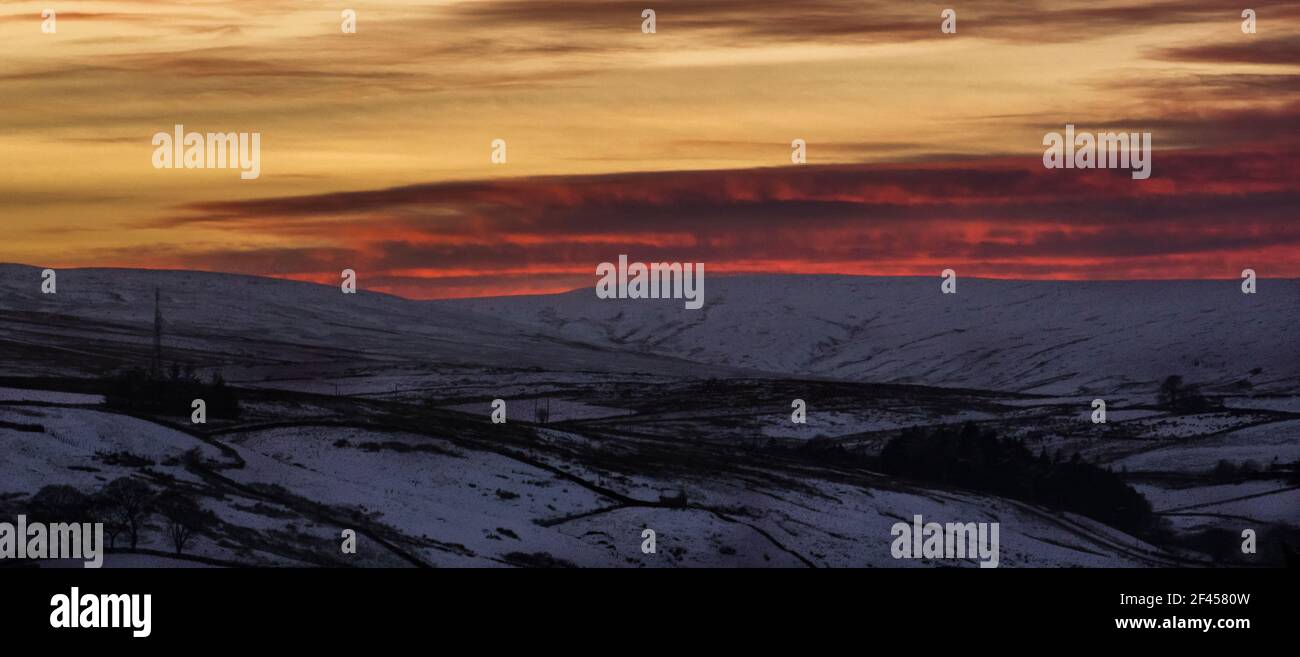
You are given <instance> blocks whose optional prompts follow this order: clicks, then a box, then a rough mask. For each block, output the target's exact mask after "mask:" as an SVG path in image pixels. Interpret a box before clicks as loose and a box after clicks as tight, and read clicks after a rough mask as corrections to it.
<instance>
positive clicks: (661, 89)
mask: <svg viewBox="0 0 1300 657" xmlns="http://www.w3.org/2000/svg"><path fill="white" fill-rule="evenodd" d="M948 7H951V8H953V9H955V10H956V12H957V26H958V31H957V34H954V35H948V34H942V33H941V32H940V29H939V28H940V22H941V18H940V12H941V11H942V10H943V9H945V8H948ZM1246 7H1250V8H1253V9H1254V10H1255V11H1256V12H1257V15H1258V21H1259V22H1258V33H1256V34H1243V33H1242V30H1241V23H1242V18H1241V11H1242V9H1244V8H1246ZM45 8H50V9H53V10H55V11H56V12H57V33H56V34H43V33H42V32H41V23H42V18H41V12H42V10H43V9H45ZM346 8H352V9H355V10H356V12H357V15H358V21H357V26H358V29H357V33H356V34H343V33H341V31H340V29H339V27H340V23H341V20H342V19H341V18H340V12H341V11H342V10H343V9H346ZM645 8H653V9H655V10H656V12H657V33H656V34H643V33H642V32H641V22H642V19H641V12H642V10H643V9H645ZM0 99H2V101H3V102H0V165H3V170H4V174H3V175H2V176H0V230H2V231H3V237H0V262H20V263H26V264H32V265H40V266H48V267H56V268H58V267H86V266H96V267H99V266H112V267H149V268H183V269H202V270H210V271H227V272H241V273H250V274H264V275H272V276H280V277H287V278H296V279H305V280H316V281H322V282H337V281H338V280H339V271H340V270H341V269H343V268H352V269H355V270H356V271H357V272H358V275H359V283H360V286H361V287H363V288H369V289H377V290H383V291H388V292H393V293H396V294H401V295H403V296H409V297H416V298H435V297H447V296H471V295H485V294H517V293H529V292H551V291H560V290H566V289H572V288H575V287H580V286H588V285H591V284H592V283H593V282H594V280H595V276H594V271H595V267H596V265H597V264H598V263H600V262H602V261H613V260H616V259H617V257H618V255H619V254H622V253H625V254H628V255H629V257H630V258H631V259H632V260H641V261H661V260H664V261H693V262H694V261H699V262H704V263H706V267H707V271H708V272H709V273H710V274H722V273H740V272H806V273H852V274H883V275H918V274H919V275H927V276H938V273H939V271H940V270H941V269H944V268H949V267H951V268H954V269H956V270H957V271H958V272H959V273H960V274H964V275H967V276H992V277H1014V278H1021V277H1023V278H1235V277H1237V275H1238V274H1239V273H1240V271H1241V269H1243V268H1245V267H1252V268H1254V269H1256V270H1257V271H1258V272H1259V274H1260V276H1264V277H1296V276H1300V176H1298V175H1297V171H1300V166H1298V162H1300V160H1298V159H1297V158H1298V156H1300V3H1296V2H1289V3H1279V2H1269V3H1256V2H1255V1H1254V0H1242V1H1241V2H1238V3H1225V2H1222V1H1221V0H1215V1H1210V0H1186V1H1184V2H1169V3H1165V2H1118V1H1113V0H1086V1H1084V2H1074V1H1051V2H1032V1H1027V0H1005V1H1003V0H998V1H993V2H957V1H955V0H954V1H949V0H944V1H943V2H933V3H932V2H924V1H922V2H910V1H909V2H897V1H892V2H884V1H877V0H866V1H863V0H852V1H843V2H839V1H830V0H805V1H798V2H792V1H790V0H781V1H775V0H746V1H729V0H678V1H672V2H668V1H662V0H638V1H637V2H622V1H619V0H593V1H591V2H582V1H569V2H552V1H549V0H515V1H507V2H498V1H492V0H484V1H471V2H414V1H411V2H355V3H354V2H352V1H351V0H340V1H339V2H319V1H317V2H303V1H302V0H257V1H253V0H242V1H238V2H234V1H223V0H189V1H176V2H170V1H150V2H118V1H111V2H64V1H62V0H42V1H41V2H8V1H0ZM178 123H179V124H184V125H185V126H186V128H187V129H189V130H195V131H199V132H218V131H221V132H224V131H245V132H260V133H262V149H261V171H262V175H261V177H260V178H259V179H257V180H240V178H239V175H238V172H236V171H232V170H220V169H218V170H168V169H155V168H153V166H152V164H151V155H152V153H153V146H152V144H151V137H152V135H153V134H154V133H156V132H170V131H171V130H172V126H173V125H175V124H178ZM1067 123H1072V124H1074V125H1076V126H1077V128H1078V129H1079V130H1081V131H1102V130H1105V131H1110V130H1131V131H1146V132H1151V134H1152V142H1153V144H1154V149H1155V155H1154V163H1153V168H1152V171H1153V173H1152V176H1151V178H1150V179H1149V180H1132V179H1131V178H1130V176H1129V173H1128V171H1126V170H1124V171H1115V170H1095V171H1085V170H1059V169H1053V170H1048V169H1044V168H1043V165H1042V152H1043V147H1042V140H1043V135H1044V133H1045V132H1048V131H1062V130H1063V129H1064V126H1065V124H1067ZM797 138H801V139H804V140H806V141H807V144H808V164H806V165H792V164H791V162H790V152H791V149H790V142H791V140H793V139H797ZM494 139H504V140H506V142H507V144H508V147H507V148H508V162H507V163H506V164H500V165H494V164H492V163H491V161H490V154H491V142H492V141H493V140H494Z"/></svg>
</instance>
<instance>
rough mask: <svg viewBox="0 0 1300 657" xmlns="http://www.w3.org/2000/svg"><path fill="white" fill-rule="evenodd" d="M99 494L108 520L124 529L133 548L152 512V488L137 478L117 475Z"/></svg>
mask: <svg viewBox="0 0 1300 657" xmlns="http://www.w3.org/2000/svg"><path fill="white" fill-rule="evenodd" d="M100 496H101V497H102V498H103V508H104V509H105V511H107V512H108V519H109V521H110V522H112V523H116V524H117V525H119V526H120V527H121V528H122V529H124V530H125V531H126V534H127V536H129V537H130V538H131V549H132V550H134V549H135V548H136V546H137V545H139V544H140V531H141V530H142V529H143V528H144V524H145V522H146V521H147V520H148V519H149V516H150V515H152V514H153V510H154V502H155V498H154V492H153V489H152V488H150V487H149V484H146V483H144V482H143V481H140V480H139V479H134V478H131V477H119V478H117V479H114V480H113V481H110V482H108V484H107V485H105V486H104V490H103V491H102V492H101V493H100Z"/></svg>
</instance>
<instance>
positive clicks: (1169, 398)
mask: <svg viewBox="0 0 1300 657" xmlns="http://www.w3.org/2000/svg"><path fill="white" fill-rule="evenodd" d="M1156 397H1157V400H1158V401H1159V403H1160V405H1161V406H1164V407H1165V408H1168V409H1170V410H1172V411H1174V412H1176V413H1199V412H1201V411H1204V410H1208V409H1210V408H1212V407H1213V406H1214V404H1212V403H1211V402H1210V400H1209V399H1208V398H1206V396H1205V395H1204V394H1202V393H1201V389H1200V387H1199V386H1195V385H1192V384H1188V383H1184V382H1183V377H1181V376H1178V375H1177V374H1172V375H1170V376H1168V377H1165V380H1164V382H1163V383H1161V384H1160V391H1159V392H1158V393H1157V395H1156Z"/></svg>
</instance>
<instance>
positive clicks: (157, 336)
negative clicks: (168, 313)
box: [153, 287, 163, 378]
mask: <svg viewBox="0 0 1300 657" xmlns="http://www.w3.org/2000/svg"><path fill="white" fill-rule="evenodd" d="M162 326H163V316H162V294H161V293H160V292H159V291H158V288H157V287H155V288H154V289H153V375H154V378H161V377H162V369H163V366H162Z"/></svg>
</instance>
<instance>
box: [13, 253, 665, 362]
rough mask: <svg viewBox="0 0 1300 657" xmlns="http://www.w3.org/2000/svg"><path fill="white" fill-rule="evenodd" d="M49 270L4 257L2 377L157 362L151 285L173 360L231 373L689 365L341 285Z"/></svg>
mask: <svg viewBox="0 0 1300 657" xmlns="http://www.w3.org/2000/svg"><path fill="white" fill-rule="evenodd" d="M40 285H41V269H39V268H36V267H29V266H25V265H4V264H0V375H3V374H16V375H32V374H40V373H53V374H59V373H63V372H64V371H66V370H67V369H68V368H81V369H82V370H85V371H91V372H95V371H97V370H102V369H105V368H114V367H120V366H122V365H124V364H131V363H134V364H145V363H147V362H148V359H149V357H150V356H149V355H150V353H151V350H152V344H153V324H154V292H155V289H157V290H158V292H159V295H160V297H161V308H162V313H163V317H164V327H165V335H164V349H165V354H164V355H165V358H166V360H168V361H178V362H188V363H193V364H195V365H198V366H200V367H202V366H204V365H212V364H214V360H215V361H219V362H220V363H221V364H222V365H224V366H225V370H226V374H227V377H228V378H230V379H232V380H241V381H245V382H247V381H252V380H257V378H258V377H259V376H260V375H261V374H263V373H266V374H267V375H268V376H271V375H274V376H285V375H286V372H287V371H288V370H289V369H290V368H292V369H294V371H295V372H296V375H298V376H301V377H303V378H313V379H317V380H323V379H326V378H330V377H331V376H339V375H341V374H343V373H347V372H350V371H357V370H360V369H363V368H366V367H367V366H369V367H382V368H385V369H386V370H388V371H389V372H392V371H394V370H397V369H400V368H402V367H406V366H419V367H421V368H422V369H423V370H424V371H435V370H439V369H440V368H453V367H472V368H480V369H481V368H511V369H522V368H539V369H545V370H549V371H595V372H609V371H614V372H617V371H636V372H651V373H654V372H659V373H664V372H678V371H682V370H683V369H685V367H684V365H683V364H682V363H675V362H671V361H670V359H665V358H661V357H647V356H645V355H641V354H636V353H633V352H631V351H630V350H628V351H611V350H608V349H604V348H600V347H593V346H590V345H585V344H577V343H569V342H566V341H564V340H561V339H554V338H551V337H547V336H545V335H541V334H539V333H538V332H537V331H536V330H534V329H533V328H532V327H528V326H523V325H519V324H515V323H512V322H511V321H509V320H504V319H500V318H495V317H492V316H490V315H482V314H478V313H475V312H473V311H470V310H465V309H456V308H452V307H448V306H435V305H432V304H428V303H422V302H417V301H410V300H407V299H402V298H399V297H394V296H390V295H386V294H378V293H372V292H367V291H365V290H364V289H362V290H361V291H360V292H358V293H357V294H343V293H342V291H341V290H340V289H339V287H338V286H328V285H317V284H312V283H302V282H296V281H286V280H280V279H272V278H260V277H256V276H242V275H236V274H220V273H208V272H194V271H155V270H133V269H66V270H59V271H58V272H57V292H56V293H55V294H42V293H41V287H40Z"/></svg>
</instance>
